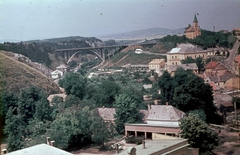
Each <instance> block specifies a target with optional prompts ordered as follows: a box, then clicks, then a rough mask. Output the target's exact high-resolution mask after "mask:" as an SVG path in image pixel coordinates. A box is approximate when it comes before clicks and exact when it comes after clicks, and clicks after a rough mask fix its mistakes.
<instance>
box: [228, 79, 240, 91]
mask: <svg viewBox="0 0 240 155" xmlns="http://www.w3.org/2000/svg"><path fill="white" fill-rule="evenodd" d="M224 89H225V90H226V91H239V90H240V77H239V76H236V77H233V78H231V79H229V80H227V81H226V83H225V86H224Z"/></svg>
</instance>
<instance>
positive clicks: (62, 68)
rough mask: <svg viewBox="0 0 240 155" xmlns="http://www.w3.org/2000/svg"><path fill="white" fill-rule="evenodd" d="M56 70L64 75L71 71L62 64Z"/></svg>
mask: <svg viewBox="0 0 240 155" xmlns="http://www.w3.org/2000/svg"><path fill="white" fill-rule="evenodd" d="M56 70H60V71H62V72H63V73H66V72H67V71H68V70H69V66H67V65H64V64H61V65H59V66H57V67H56Z"/></svg>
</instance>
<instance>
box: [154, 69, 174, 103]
mask: <svg viewBox="0 0 240 155" xmlns="http://www.w3.org/2000/svg"><path fill="white" fill-rule="evenodd" d="M172 82H173V79H172V77H171V75H170V74H169V73H168V72H167V71H164V72H163V74H162V76H161V77H160V78H159V79H158V85H159V88H160V90H161V103H163V104H165V103H166V102H169V103H172V98H173V89H172V87H173V83H172Z"/></svg>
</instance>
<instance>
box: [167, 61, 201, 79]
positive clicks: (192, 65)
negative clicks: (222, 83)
mask: <svg viewBox="0 0 240 155" xmlns="http://www.w3.org/2000/svg"><path fill="white" fill-rule="evenodd" d="M178 68H182V69H184V70H191V71H192V72H193V73H195V74H197V73H198V67H197V64H196V63H189V64H179V65H168V66H167V71H168V72H169V73H170V74H171V76H174V75H175V72H176V70H177V69H178Z"/></svg>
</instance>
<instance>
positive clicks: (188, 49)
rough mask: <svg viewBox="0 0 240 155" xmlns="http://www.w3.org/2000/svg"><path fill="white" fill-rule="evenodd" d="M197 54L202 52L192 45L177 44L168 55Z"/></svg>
mask: <svg viewBox="0 0 240 155" xmlns="http://www.w3.org/2000/svg"><path fill="white" fill-rule="evenodd" d="M199 52H204V50H203V49H202V48H200V47H197V46H194V45H192V44H179V45H178V46H177V47H176V48H173V49H172V50H171V51H170V52H168V53H170V54H172V53H199Z"/></svg>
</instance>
